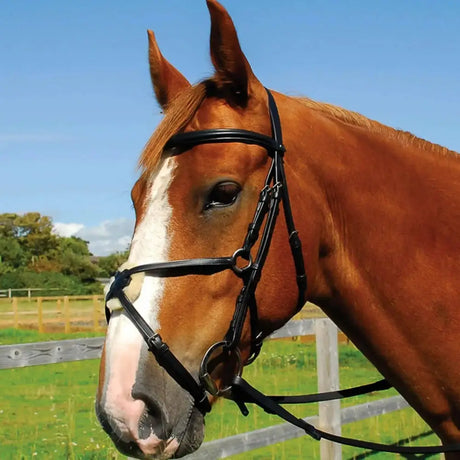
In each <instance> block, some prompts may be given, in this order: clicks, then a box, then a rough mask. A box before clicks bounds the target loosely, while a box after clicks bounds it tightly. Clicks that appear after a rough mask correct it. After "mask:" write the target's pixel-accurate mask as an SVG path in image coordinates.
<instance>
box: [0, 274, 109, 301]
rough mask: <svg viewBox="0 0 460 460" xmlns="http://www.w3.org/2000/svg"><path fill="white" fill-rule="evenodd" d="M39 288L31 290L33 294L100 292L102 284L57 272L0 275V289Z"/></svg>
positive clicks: (84, 293) (86, 293)
mask: <svg viewBox="0 0 460 460" xmlns="http://www.w3.org/2000/svg"><path fill="white" fill-rule="evenodd" d="M9 288H11V289H26V288H41V289H44V290H40V291H32V294H33V295H38V296H48V295H88V294H102V286H101V285H100V283H98V282H90V283H83V282H82V281H81V280H80V279H78V278H77V277H76V276H73V275H64V274H63V273H57V272H40V273H37V272H32V271H28V270H23V271H19V270H18V271H15V272H10V273H5V274H3V275H0V289H9Z"/></svg>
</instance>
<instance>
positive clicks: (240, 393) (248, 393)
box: [232, 376, 460, 455]
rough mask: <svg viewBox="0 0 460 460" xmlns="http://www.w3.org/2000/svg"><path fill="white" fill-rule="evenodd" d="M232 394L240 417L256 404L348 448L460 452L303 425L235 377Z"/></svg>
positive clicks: (459, 447) (316, 436)
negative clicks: (350, 435)
mask: <svg viewBox="0 0 460 460" xmlns="http://www.w3.org/2000/svg"><path fill="white" fill-rule="evenodd" d="M232 395H233V398H234V399H235V402H236V403H237V404H238V406H239V407H240V409H241V411H242V413H243V415H248V413H249V411H248V409H247V407H246V406H245V404H244V402H245V401H249V402H252V403H254V404H257V405H258V406H259V407H261V408H262V409H263V410H264V411H265V412H267V413H269V414H274V415H277V416H278V417H281V418H282V419H283V420H285V421H286V422H289V423H291V424H292V425H295V426H297V427H298V428H301V429H302V430H304V431H305V433H306V434H308V435H309V436H311V437H312V438H313V439H316V440H320V439H327V440H328V441H332V442H336V443H339V444H344V445H347V446H351V447H358V448H361V449H370V450H375V451H379V452H390V453H395V454H409V455H414V454H439V453H443V452H458V451H460V444H451V445H448V446H397V445H389V444H381V443H376V442H369V441H362V440H360V439H354V438H348V437H344V436H338V435H335V434H332V433H327V432H325V431H322V430H319V429H318V428H315V427H314V426H313V425H312V424H310V423H308V422H306V421H305V420H303V419H301V418H297V417H296V416H295V415H293V414H292V413H291V412H289V411H287V410H286V409H285V408H284V407H282V406H280V404H279V403H278V402H277V401H275V400H274V399H272V398H271V397H270V396H266V395H264V394H263V393H261V392H260V391H258V390H257V389H255V388H254V387H253V386H252V385H250V384H249V383H248V382H247V381H246V380H244V379H243V378H242V377H241V376H235V377H234V379H233V382H232Z"/></svg>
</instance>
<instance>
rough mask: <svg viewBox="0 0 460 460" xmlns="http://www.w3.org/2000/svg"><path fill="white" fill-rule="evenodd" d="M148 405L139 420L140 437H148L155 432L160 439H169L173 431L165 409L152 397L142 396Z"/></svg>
mask: <svg viewBox="0 0 460 460" xmlns="http://www.w3.org/2000/svg"><path fill="white" fill-rule="evenodd" d="M141 399H142V400H143V401H144V402H145V405H146V408H145V411H144V413H143V414H142V417H141V418H140V420H139V425H138V433H139V438H140V439H147V438H148V437H149V436H150V435H152V434H154V435H155V436H156V437H157V438H159V439H164V440H166V439H169V437H170V435H171V432H170V430H168V428H167V427H168V422H167V420H166V416H165V414H164V411H162V410H161V408H160V406H159V405H158V404H157V403H156V402H155V401H153V400H152V399H150V398H145V397H144V398H141Z"/></svg>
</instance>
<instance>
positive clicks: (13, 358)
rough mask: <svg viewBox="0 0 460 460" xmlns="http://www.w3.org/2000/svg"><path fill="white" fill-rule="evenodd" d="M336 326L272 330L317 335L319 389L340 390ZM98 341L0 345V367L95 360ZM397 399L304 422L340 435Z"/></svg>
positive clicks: (239, 441) (328, 410)
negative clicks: (352, 424)
mask: <svg viewBox="0 0 460 460" xmlns="http://www.w3.org/2000/svg"><path fill="white" fill-rule="evenodd" d="M337 332H338V331H337V328H336V326H335V325H334V324H333V323H332V322H331V321H330V320H329V319H327V318H315V319H302V320H295V321H291V322H289V323H288V324H286V325H285V326H284V327H283V328H282V329H280V330H278V331H277V332H275V333H274V334H273V335H272V336H271V337H272V338H287V337H296V336H305V335H315V336H316V349H317V373H318V391H331V390H337V389H338V388H339V362H338V349H337ZM103 340H104V339H103V338H102V337H95V338H89V339H74V340H63V341H53V342H41V343H31V344H20V345H2V346H0V369H8V368H15V367H24V366H34V365H38V364H51V363H59V362H64V361H78V360H83V359H95V358H99V357H100V354H101V350H102V345H103ZM407 406H408V404H407V402H406V401H405V400H404V399H403V398H402V397H401V396H393V397H389V398H384V399H380V400H377V401H372V402H367V403H364V404H360V405H355V406H352V407H347V408H344V409H340V402H339V401H333V402H324V403H320V404H319V414H318V416H314V417H307V418H305V420H306V421H308V422H309V423H313V424H314V425H315V426H318V427H319V428H321V429H322V430H325V431H329V432H331V433H335V434H340V432H341V426H342V425H345V424H348V423H353V422H356V421H359V420H364V419H366V418H369V417H374V416H377V415H382V414H385V413H388V412H392V411H396V410H400V409H403V408H405V407H407ZM304 435H305V433H304V431H303V430H301V429H299V428H297V427H294V426H292V425H290V424H288V423H283V424H280V425H274V426H271V427H268V428H263V429H259V430H255V431H251V432H247V433H242V434H238V435H235V436H230V437H228V438H224V439H218V440H215V441H210V442H207V443H205V444H203V446H202V447H201V448H200V449H199V450H198V452H196V453H194V454H191V455H189V456H187V457H185V458H187V459H189V460H198V459H201V460H214V459H217V458H226V457H228V456H230V455H236V454H240V453H243V452H248V451H250V450H253V449H257V448H260V447H266V446H269V445H271V444H275V443H278V442H283V441H287V440H289V439H294V438H297V437H300V436H304ZM320 442H321V458H322V459H323V460H340V459H341V458H342V450H341V446H340V445H338V444H334V443H331V442H328V441H325V440H321V441H320Z"/></svg>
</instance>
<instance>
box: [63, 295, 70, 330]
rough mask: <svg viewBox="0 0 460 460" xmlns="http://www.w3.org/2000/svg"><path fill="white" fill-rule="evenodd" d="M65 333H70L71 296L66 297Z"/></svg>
mask: <svg viewBox="0 0 460 460" xmlns="http://www.w3.org/2000/svg"><path fill="white" fill-rule="evenodd" d="M64 332H65V333H66V334H68V333H69V332H70V305H69V296H68V295H65V296H64Z"/></svg>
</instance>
